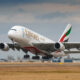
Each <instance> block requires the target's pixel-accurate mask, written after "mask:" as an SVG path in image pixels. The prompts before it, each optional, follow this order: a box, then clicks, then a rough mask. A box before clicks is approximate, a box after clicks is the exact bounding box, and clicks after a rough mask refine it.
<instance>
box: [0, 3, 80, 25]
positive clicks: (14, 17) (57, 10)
mask: <svg viewBox="0 0 80 80" xmlns="http://www.w3.org/2000/svg"><path fill="white" fill-rule="evenodd" d="M79 8H80V5H74V6H73V5H65V4H54V3H43V4H24V5H18V6H14V7H6V8H4V7H3V8H0V10H1V11H0V23H28V24H29V23H53V22H55V21H56V22H57V21H58V22H60V21H62V22H64V21H65V22H66V20H67V21H71V22H74V21H75V22H79V21H80V19H79V16H80V11H79ZM69 18H70V19H69ZM59 20H60V21H59Z"/></svg>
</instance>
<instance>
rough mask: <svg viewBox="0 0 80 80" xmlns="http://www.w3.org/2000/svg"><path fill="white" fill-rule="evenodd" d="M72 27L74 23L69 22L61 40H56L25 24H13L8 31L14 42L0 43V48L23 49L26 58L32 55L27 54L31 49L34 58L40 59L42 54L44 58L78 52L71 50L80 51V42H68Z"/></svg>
mask: <svg viewBox="0 0 80 80" xmlns="http://www.w3.org/2000/svg"><path fill="white" fill-rule="evenodd" d="M71 29H72V25H71V24H68V25H67V27H66V29H65V30H64V32H63V34H62V35H61V37H60V39H59V41H57V42H55V41H53V40H51V39H48V38H46V37H44V36H42V35H40V34H38V33H36V32H34V31H32V30H30V29H28V28H25V27H23V26H13V27H12V28H11V29H10V30H9V32H8V37H9V39H10V40H12V43H0V49H1V50H3V51H8V50H9V49H13V50H14V49H17V50H20V49H21V50H22V51H24V52H25V53H26V55H24V58H29V57H30V55H28V54H27V52H28V51H29V52H31V53H33V54H35V56H33V57H32V58H33V59H39V56H38V55H42V58H43V59H45V58H52V57H62V56H65V55H66V54H68V53H71V52H74V53H76V51H70V49H73V48H76V49H77V50H78V52H80V43H72V42H68V39H69V35H70V32H71Z"/></svg>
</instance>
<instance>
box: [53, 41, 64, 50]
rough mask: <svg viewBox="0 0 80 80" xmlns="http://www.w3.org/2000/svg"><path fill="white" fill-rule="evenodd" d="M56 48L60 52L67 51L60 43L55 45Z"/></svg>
mask: <svg viewBox="0 0 80 80" xmlns="http://www.w3.org/2000/svg"><path fill="white" fill-rule="evenodd" d="M54 48H55V49H56V50H59V51H64V50H65V46H64V45H63V44H62V43H60V42H57V43H55V45H54Z"/></svg>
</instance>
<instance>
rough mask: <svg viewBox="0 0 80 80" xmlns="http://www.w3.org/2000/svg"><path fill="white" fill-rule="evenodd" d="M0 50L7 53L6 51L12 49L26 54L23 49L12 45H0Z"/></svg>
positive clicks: (17, 45)
mask: <svg viewBox="0 0 80 80" xmlns="http://www.w3.org/2000/svg"><path fill="white" fill-rule="evenodd" d="M0 49H2V50H3V51H7V50H8V49H12V50H15V49H17V50H18V51H19V50H22V51H24V52H25V53H27V52H28V51H27V50H26V49H24V48H22V47H21V46H20V45H19V44H16V43H15V44H12V43H0Z"/></svg>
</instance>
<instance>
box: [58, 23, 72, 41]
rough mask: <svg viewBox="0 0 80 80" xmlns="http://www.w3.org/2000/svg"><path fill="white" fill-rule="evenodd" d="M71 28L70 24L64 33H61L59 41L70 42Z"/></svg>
mask: <svg viewBox="0 0 80 80" xmlns="http://www.w3.org/2000/svg"><path fill="white" fill-rule="evenodd" d="M71 29H72V25H71V24H68V25H67V27H66V29H65V30H64V32H63V34H62V35H61V37H60V39H59V42H68V40H69V35H70V32H71Z"/></svg>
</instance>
